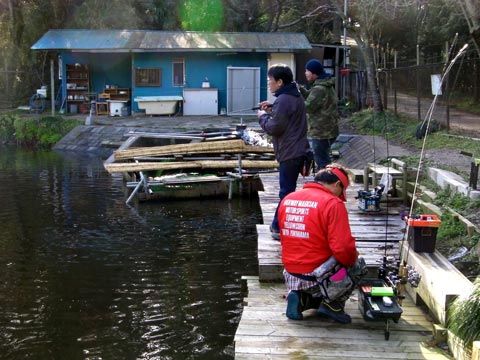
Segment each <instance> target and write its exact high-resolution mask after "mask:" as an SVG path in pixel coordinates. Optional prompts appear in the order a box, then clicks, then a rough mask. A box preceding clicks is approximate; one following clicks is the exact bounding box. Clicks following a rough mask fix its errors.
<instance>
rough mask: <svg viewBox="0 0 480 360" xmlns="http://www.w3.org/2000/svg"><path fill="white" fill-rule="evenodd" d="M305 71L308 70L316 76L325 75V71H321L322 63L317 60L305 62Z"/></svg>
mask: <svg viewBox="0 0 480 360" xmlns="http://www.w3.org/2000/svg"><path fill="white" fill-rule="evenodd" d="M305 69H307V70H309V71H310V72H311V73H313V74H315V75H317V76H320V75H323V74H324V73H325V70H323V66H322V63H321V62H320V61H318V60H317V59H312V60H310V61H309V62H307V65H305Z"/></svg>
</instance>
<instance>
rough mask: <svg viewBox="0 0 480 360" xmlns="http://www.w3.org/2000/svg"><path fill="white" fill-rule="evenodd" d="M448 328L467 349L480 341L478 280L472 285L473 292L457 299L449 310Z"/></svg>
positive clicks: (479, 286)
mask: <svg viewBox="0 0 480 360" xmlns="http://www.w3.org/2000/svg"><path fill="white" fill-rule="evenodd" d="M448 328H449V330H450V331H452V332H453V333H454V334H455V335H457V336H458V337H459V338H460V339H462V340H463V342H464V344H465V345H466V347H467V348H471V347H472V343H473V342H474V341H477V340H480V278H477V279H476V280H475V282H474V283H473V291H472V292H471V293H470V294H469V295H468V296H467V297H466V298H457V299H456V300H455V301H454V302H453V303H452V306H451V307H450V309H449V317H448Z"/></svg>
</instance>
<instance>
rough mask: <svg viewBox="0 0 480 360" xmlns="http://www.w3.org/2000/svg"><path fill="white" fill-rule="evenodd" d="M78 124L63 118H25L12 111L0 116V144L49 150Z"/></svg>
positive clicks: (34, 116)
mask: <svg viewBox="0 0 480 360" xmlns="http://www.w3.org/2000/svg"><path fill="white" fill-rule="evenodd" d="M80 124H81V123H80V122H79V121H78V120H75V119H72V118H67V117H63V116H38V115H32V116H25V115H23V114H21V113H19V112H17V111H12V112H8V113H4V114H2V115H0V142H1V143H3V144H17V145H18V146H23V147H28V148H32V149H49V148H51V147H52V146H53V145H55V143H56V142H57V141H59V140H60V139H61V138H62V137H64V136H65V135H66V134H67V133H68V132H69V131H70V130H72V129H73V128H74V127H76V126H78V125H80Z"/></svg>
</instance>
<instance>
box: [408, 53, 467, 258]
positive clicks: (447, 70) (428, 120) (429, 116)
mask: <svg viewBox="0 0 480 360" xmlns="http://www.w3.org/2000/svg"><path fill="white" fill-rule="evenodd" d="M452 47H453V45H452ZM467 47H468V44H465V45H463V46H462V48H461V49H460V50H459V51H458V52H457V54H456V56H455V57H454V58H453V59H452V60H451V61H450V62H449V63H448V62H447V64H448V66H447V64H445V65H446V66H445V67H444V69H445V70H444V72H443V74H442V77H441V79H440V83H439V87H441V86H442V85H443V83H444V81H445V79H446V77H447V76H448V74H449V73H450V71H451V69H452V67H453V65H454V64H455V63H456V62H457V60H458V59H459V58H460V57H461V56H462V55H463V54H464V53H465V50H466V49H467ZM438 96H439V92H438V91H437V92H436V94H435V96H434V98H433V101H432V104H431V105H430V108H429V110H428V112H427V114H426V115H425V119H424V120H423V123H425V124H426V129H425V136H424V138H423V143H422V149H421V151H420V158H419V160H418V167H417V174H416V177H415V184H414V188H413V192H412V203H411V205H410V210H409V213H408V218H411V217H412V215H413V208H414V204H415V202H416V200H417V187H418V182H419V178H420V169H421V167H422V164H423V156H424V153H425V147H426V144H427V138H428V134H429V130H430V124H431V120H432V115H433V109H434V108H435V106H436V104H437V100H438ZM408 227H409V226H408V222H407V230H406V232H405V234H406V235H405V236H407V234H408V230H409V229H408ZM403 241H405V237H404V239H403ZM403 241H402V248H403ZM400 256H402V251H401V252H400ZM408 256H409V251H408V252H407V255H406V259H404V263H407V261H408Z"/></svg>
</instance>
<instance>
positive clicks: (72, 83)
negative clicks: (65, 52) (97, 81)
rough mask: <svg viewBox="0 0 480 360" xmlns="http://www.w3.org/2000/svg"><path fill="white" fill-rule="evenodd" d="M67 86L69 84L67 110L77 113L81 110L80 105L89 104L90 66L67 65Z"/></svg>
mask: <svg viewBox="0 0 480 360" xmlns="http://www.w3.org/2000/svg"><path fill="white" fill-rule="evenodd" d="M66 84H67V89H66V90H67V91H66V93H67V109H68V111H69V112H73V113H76V112H78V111H79V110H80V106H79V105H80V104H83V103H88V102H89V100H90V99H89V97H88V96H87V94H89V93H90V73H89V70H88V65H83V64H67V65H66Z"/></svg>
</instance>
